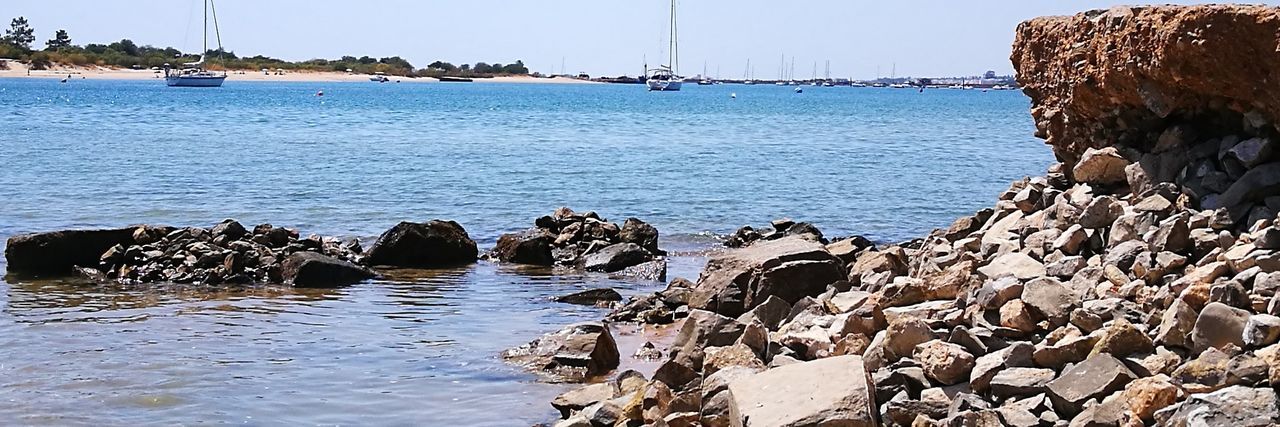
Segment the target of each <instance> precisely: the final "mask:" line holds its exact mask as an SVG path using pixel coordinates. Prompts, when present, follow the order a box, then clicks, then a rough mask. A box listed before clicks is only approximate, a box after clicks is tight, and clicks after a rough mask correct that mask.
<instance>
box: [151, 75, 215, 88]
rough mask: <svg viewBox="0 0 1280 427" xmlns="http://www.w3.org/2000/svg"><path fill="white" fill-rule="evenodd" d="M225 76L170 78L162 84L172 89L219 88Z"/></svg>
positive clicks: (165, 79)
mask: <svg viewBox="0 0 1280 427" xmlns="http://www.w3.org/2000/svg"><path fill="white" fill-rule="evenodd" d="M226 79H227V76H170V77H165V78H164V83H165V84H167V85H169V86H172V87H221V86H222V82H223V81H224V80H226Z"/></svg>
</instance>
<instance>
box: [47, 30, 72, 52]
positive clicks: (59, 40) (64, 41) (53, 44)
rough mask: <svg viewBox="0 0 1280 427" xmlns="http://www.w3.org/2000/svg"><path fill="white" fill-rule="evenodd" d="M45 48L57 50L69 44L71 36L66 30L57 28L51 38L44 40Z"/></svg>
mask: <svg viewBox="0 0 1280 427" xmlns="http://www.w3.org/2000/svg"><path fill="white" fill-rule="evenodd" d="M44 46H45V50H58V49H62V48H64V47H70V46H71V36H69V35H67V30H58V33H57V34H54V36H53V39H52V40H49V41H47V42H44Z"/></svg>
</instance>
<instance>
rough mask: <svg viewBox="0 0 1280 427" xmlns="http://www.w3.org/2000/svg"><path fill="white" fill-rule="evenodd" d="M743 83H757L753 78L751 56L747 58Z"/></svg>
mask: <svg viewBox="0 0 1280 427" xmlns="http://www.w3.org/2000/svg"><path fill="white" fill-rule="evenodd" d="M742 84H744V85H753V84H756V81H755V80H752V79H751V58H747V70H746V71H743V72H742Z"/></svg>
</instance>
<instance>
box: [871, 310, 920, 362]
mask: <svg viewBox="0 0 1280 427" xmlns="http://www.w3.org/2000/svg"><path fill="white" fill-rule="evenodd" d="M935 338H936V337H935V336H934V334H933V330H932V329H930V328H929V325H928V324H926V323H925V322H924V321H922V320H920V319H917V318H911V317H907V318H901V319H897V320H895V321H894V322H892V323H890V324H889V327H888V328H885V330H884V343H883V345H884V349H885V350H887V352H886V353H887V355H888V356H889V357H890V359H891V361H894V360H897V359H898V358H901V357H907V356H910V355H911V354H912V353H914V352H915V349H916V346H918V345H920V344H924V343H926V342H929V341H932V340H934V339H935ZM872 347H875V342H874V340H873V341H872ZM871 350H872V348H868V349H867V351H871Z"/></svg>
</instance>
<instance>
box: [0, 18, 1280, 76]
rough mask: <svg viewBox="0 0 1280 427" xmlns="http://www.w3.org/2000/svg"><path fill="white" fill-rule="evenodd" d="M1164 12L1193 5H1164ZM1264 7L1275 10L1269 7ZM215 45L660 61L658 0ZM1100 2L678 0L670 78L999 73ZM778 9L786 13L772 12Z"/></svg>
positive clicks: (304, 25)
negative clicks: (1023, 28) (1020, 51)
mask: <svg viewBox="0 0 1280 427" xmlns="http://www.w3.org/2000/svg"><path fill="white" fill-rule="evenodd" d="M1167 2H1169V3H1200V2H1183V1H1167ZM1269 3H1275V2H1269ZM215 4H216V6H217V9H218V17H219V21H220V24H221V27H222V40H223V45H224V46H226V48H227V49H228V50H233V51H235V52H236V53H237V54H241V55H246V54H247V55H255V54H264V55H268V56H273V57H278V58H284V59H289V60H301V59H310V58H318V57H323V58H336V57H339V56H342V55H355V56H362V55H369V56H375V57H381V56H392V55H399V56H402V57H404V58H405V59H408V60H409V61H410V62H412V63H413V64H414V65H415V66H418V67H423V66H426V64H428V63H430V62H431V61H434V60H437V59H442V60H447V61H450V62H453V63H455V64H458V63H464V62H465V63H474V62H476V61H485V62H489V63H493V62H501V63H509V62H513V61H515V60H516V59H522V60H524V62H525V64H526V65H528V66H529V67H530V68H531V69H532V70H534V71H542V72H559V71H560V67H561V59H562V58H563V61H564V64H565V66H566V68H567V71H569V72H579V71H584V72H587V73H590V74H592V75H617V74H624V73H625V74H632V75H634V74H637V73H638V72H639V71H640V69H641V66H642V62H643V61H644V59H645V58H646V57H647V59H648V61H649V63H650V64H654V63H657V62H659V61H661V59H662V58H665V57H666V53H665V52H666V51H665V35H666V33H667V26H666V23H667V11H668V4H669V3H668V2H667V1H665V0H641V1H628V2H622V1H607V0H606V1H600V0H594V1H588V0H540V1H533V0H490V1H458V0H450V1H441V0H432V1H411V0H365V1H343V0H220V1H215ZM1113 4H1116V2H1111V1H1096V0H1084V1H1075V0H1073V1H1040V0H988V1H976V2H955V1H950V0H945V1H944V0H933V1H925V0H916V1H874V2H869V1H854V0H797V1H788V2H779V1H766V0H736V1H730V0H683V1H680V2H679V4H678V7H679V12H678V13H679V29H680V61H681V70H680V71H681V73H682V74H685V75H694V74H698V73H700V72H701V71H702V65H703V62H704V61H705V62H706V64H707V67H708V71H709V73H710V74H715V73H716V70H717V67H719V70H720V74H721V75H722V76H724V77H741V76H742V75H743V73H744V72H745V71H746V61H747V59H748V58H750V59H751V63H752V65H753V66H754V67H755V74H756V76H757V77H758V78H773V77H776V76H777V73H778V67H779V63H780V61H781V56H782V55H783V53H784V52H785V53H786V55H787V56H788V57H792V56H794V57H795V64H796V65H795V70H796V71H795V75H796V77H798V78H807V77H808V76H809V75H811V74H812V72H813V63H814V61H817V62H818V73H819V74H822V72H823V67H824V61H826V60H830V61H831V73H832V76H833V77H854V78H871V77H875V76H876V70H877V67H879V70H880V74H881V75H885V76H887V75H889V74H890V72H891V70H892V69H893V65H894V64H895V63H896V65H897V66H896V69H897V75H898V76H951V75H974V74H979V73H981V72H983V71H985V70H988V69H990V70H995V71H997V72H999V73H1001V74H1004V73H1009V72H1012V66H1010V64H1009V46H1010V44H1011V43H1012V42H1013V31H1014V27H1015V26H1017V24H1018V23H1019V22H1021V21H1023V20H1025V19H1028V18H1032V17H1035V16H1041V15H1063V14H1072V13H1075V12H1078V11H1083V10H1086V9H1094V8H1105V7H1109V6H1111V5H1113ZM784 5H785V6H784ZM199 11H200V0H168V1H156V0H3V1H2V2H0V19H4V20H6V22H7V20H8V19H10V18H12V17H14V16H19V15H23V16H26V17H27V18H28V19H29V20H30V21H31V24H32V26H33V27H34V28H35V29H36V36H37V37H38V40H37V43H38V44H39V45H41V46H43V44H44V41H45V40H47V39H49V38H51V37H52V36H53V32H54V31H55V30H57V29H59V28H65V29H67V30H68V31H69V32H70V34H71V37H72V40H73V41H74V42H75V43H76V44H84V43H103V42H110V41H115V40H119V39H121V38H129V39H132V40H133V41H135V42H137V43H138V44H150V45H154V46H173V47H177V48H179V49H182V50H184V51H199V48H200V42H199V37H200V16H199Z"/></svg>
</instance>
